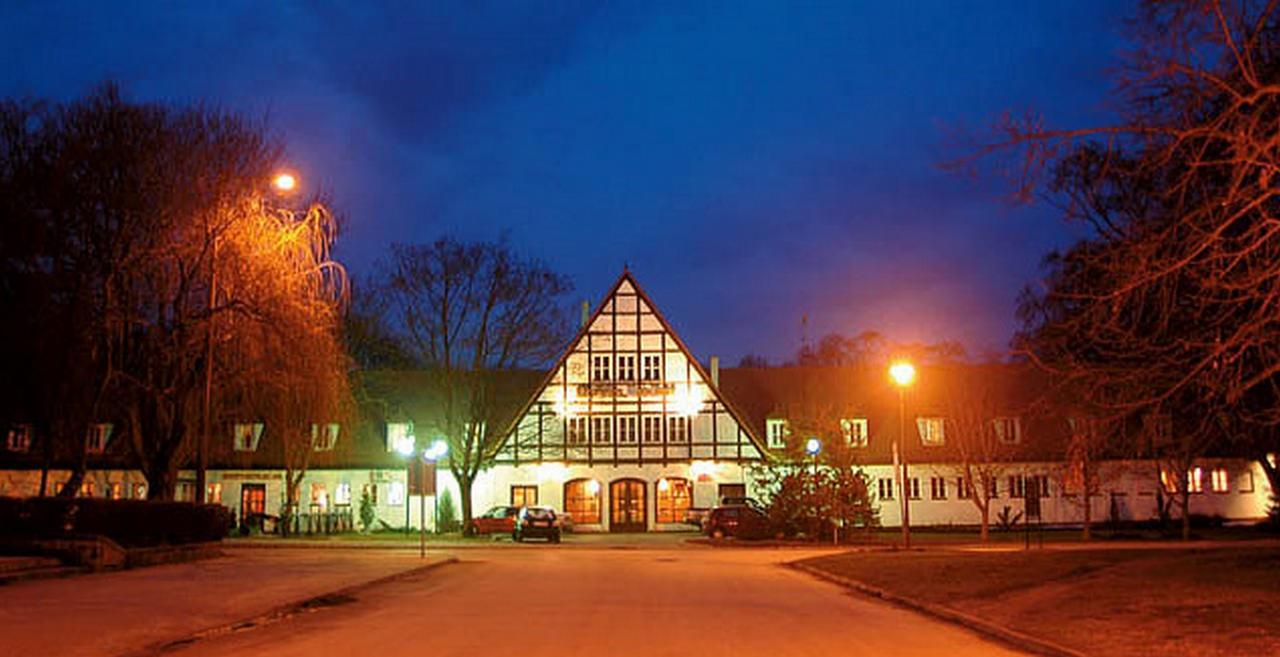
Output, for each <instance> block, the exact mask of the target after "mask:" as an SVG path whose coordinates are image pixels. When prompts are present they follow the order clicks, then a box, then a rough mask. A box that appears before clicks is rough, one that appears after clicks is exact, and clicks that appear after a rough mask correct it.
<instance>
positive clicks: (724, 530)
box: [702, 504, 773, 539]
mask: <svg viewBox="0 0 1280 657" xmlns="http://www.w3.org/2000/svg"><path fill="white" fill-rule="evenodd" d="M702 531H703V532H705V533H706V535H707V536H710V537H712V538H729V537H733V538H744V539H759V538H769V537H770V536H772V535H773V528H772V526H771V523H770V522H769V516H768V515H767V514H765V512H764V511H763V510H761V509H759V508H756V507H755V506H748V505H746V504H741V505H729V506H718V507H716V508H714V509H712V510H711V512H710V513H708V514H707V517H706V519H705V520H704V521H703V522H702Z"/></svg>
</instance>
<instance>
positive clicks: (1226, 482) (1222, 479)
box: [1209, 468, 1231, 493]
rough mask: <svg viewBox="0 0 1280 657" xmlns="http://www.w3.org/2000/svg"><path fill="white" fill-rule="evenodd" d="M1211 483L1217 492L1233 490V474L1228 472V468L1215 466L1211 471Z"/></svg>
mask: <svg viewBox="0 0 1280 657" xmlns="http://www.w3.org/2000/svg"><path fill="white" fill-rule="evenodd" d="M1209 476H1210V482H1209V483H1210V485H1212V486H1213V492H1215V493H1229V492H1231V476H1230V475H1229V474H1228V473H1227V469H1226V468H1214V469H1213V472H1211V473H1210V475H1209Z"/></svg>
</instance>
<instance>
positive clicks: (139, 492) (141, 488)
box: [133, 484, 147, 500]
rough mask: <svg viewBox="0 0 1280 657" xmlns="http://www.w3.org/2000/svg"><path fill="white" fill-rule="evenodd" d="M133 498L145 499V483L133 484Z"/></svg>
mask: <svg viewBox="0 0 1280 657" xmlns="http://www.w3.org/2000/svg"><path fill="white" fill-rule="evenodd" d="M133 499H135V500H145V499H147V485H146V484H134V485H133Z"/></svg>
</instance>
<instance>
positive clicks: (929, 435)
mask: <svg viewBox="0 0 1280 657" xmlns="http://www.w3.org/2000/svg"><path fill="white" fill-rule="evenodd" d="M942 429H943V422H942V418H940V417H918V418H916V430H917V431H919V432H920V443H921V444H922V445H928V446H930V447H937V446H939V445H943V444H946V436H945V435H943V433H942Z"/></svg>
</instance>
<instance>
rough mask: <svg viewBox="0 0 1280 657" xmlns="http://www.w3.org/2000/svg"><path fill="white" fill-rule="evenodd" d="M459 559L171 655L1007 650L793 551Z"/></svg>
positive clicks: (495, 554)
mask: <svg viewBox="0 0 1280 657" xmlns="http://www.w3.org/2000/svg"><path fill="white" fill-rule="evenodd" d="M457 556H458V557H459V558H460V559H461V561H460V563H458V564H455V565H448V566H444V567H443V568H439V569H436V570H434V571H431V572H428V573H425V574H422V575H419V576H415V577H412V578H408V579H403V580H399V581H395V582H391V583H387V584H384V585H380V586H376V587H372V588H369V589H365V590H363V591H361V592H359V593H357V594H356V595H355V596H354V598H353V599H350V600H337V601H334V602H335V603H336V604H335V605H334V606H329V607H323V608H318V609H315V610H312V611H309V612H306V613H302V614H299V615H296V616H293V617H291V618H288V619H284V620H280V621H278V622H274V623H271V624H269V625H264V626H261V627H255V628H252V629H246V630H244V631H239V632H235V633H232V634H227V635H224V636H221V637H216V638H210V639H206V640H202V641H200V642H197V643H194V644H191V645H188V646H184V647H181V648H177V649H173V650H170V651H167V653H166V654H173V655H184V656H190V655H264V656H267V655H269V656H270V657H290V656H294V655H296V656H298V657H304V656H305V657H319V656H326V655H361V656H363V655H369V656H372V657H397V656H400V655H414V656H420V655H430V656H432V657H435V656H441V655H459V656H462V655H465V656H467V657H475V656H476V655H488V654H499V655H505V654H521V655H558V656H559V655H593V656H600V657H611V656H614V655H644V656H645V657H660V656H662V655H682V656H688V655H697V656H698V657H704V656H705V657H714V656H717V655H733V656H735V657H742V656H745V655H768V656H769V657H786V656H790V655H796V656H802V655H803V656H810V657H811V656H814V655H841V656H857V655H868V656H875V657H886V656H889V655H892V656H893V657H913V656H916V655H919V656H921V657H937V656H939V655H946V656H947V657H965V656H969V655H973V656H978V655H981V656H983V657H998V656H1001V655H1019V654H1022V653H1018V652H1016V651H1013V650H1012V649H1010V648H1006V647H1004V646H1001V645H998V644H993V643H990V642H988V641H986V640H984V639H982V638H979V637H978V636H976V635H974V634H971V633H969V632H967V631H965V630H962V629H958V628H956V627H954V626H951V625H948V624H945V623H941V622H938V621H935V620H932V619H929V618H927V617H923V616H920V615H918V614H915V613H913V612H910V611H906V610H903V609H899V608H897V607H893V606H890V605H887V604H884V603H881V602H877V601H873V600H870V599H867V598H864V597H861V596H857V595H854V594H850V593H848V592H846V591H845V590H844V589H842V588H840V587H838V586H835V585H833V584H829V583H826V582H822V581H819V580H816V579H813V578H811V577H810V576H808V575H805V574H803V573H800V572H796V571H793V570H791V569H789V568H784V567H782V566H780V565H779V563H780V562H782V561H785V560H791V559H796V558H800V557H802V556H804V554H803V553H799V552H797V551H795V550H744V549H710V548H700V547H685V548H673V549H643V550H624V549H559V548H557V547H554V546H547V548H546V549H520V550H466V551H461V550H460V551H458V552H457Z"/></svg>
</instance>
